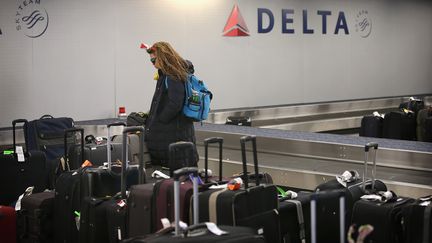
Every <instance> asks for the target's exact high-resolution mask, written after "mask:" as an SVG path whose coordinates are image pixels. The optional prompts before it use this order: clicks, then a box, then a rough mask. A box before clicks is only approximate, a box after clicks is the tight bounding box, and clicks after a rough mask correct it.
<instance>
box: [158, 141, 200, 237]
mask: <svg viewBox="0 0 432 243" xmlns="http://www.w3.org/2000/svg"><path fill="white" fill-rule="evenodd" d="M169 153H170V154H169V159H170V163H171V162H172V161H175V160H176V158H177V154H182V155H186V156H185V157H186V159H187V158H191V156H193V153H194V144H193V143H192V142H176V143H172V144H170V145H169ZM181 179H182V183H181V185H180V210H179V213H180V218H181V220H182V221H183V222H189V208H190V199H191V196H192V189H193V188H192V182H191V181H190V180H189V178H188V177H182V178H181ZM173 190H174V180H173V179H165V180H161V181H158V182H157V183H156V184H155V189H154V192H155V195H154V197H155V198H154V200H155V205H157V206H156V208H155V218H154V225H155V226H156V230H160V229H162V227H163V226H162V223H161V221H160V220H161V219H162V218H168V219H169V220H171V221H172V220H174V211H175V209H174V204H173V201H174V199H173Z"/></svg>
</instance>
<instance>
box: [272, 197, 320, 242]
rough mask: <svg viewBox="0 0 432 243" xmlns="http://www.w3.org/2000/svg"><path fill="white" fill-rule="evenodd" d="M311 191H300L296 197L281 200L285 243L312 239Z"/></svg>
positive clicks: (281, 220)
mask: <svg viewBox="0 0 432 243" xmlns="http://www.w3.org/2000/svg"><path fill="white" fill-rule="evenodd" d="M311 195H312V193H311V192H298V194H297V197H296V198H281V199H280V201H279V209H278V211H279V215H280V231H281V240H282V242H285V243H304V242H306V240H307V239H310V227H306V226H309V225H310V201H311Z"/></svg>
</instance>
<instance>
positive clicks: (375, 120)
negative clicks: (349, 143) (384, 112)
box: [359, 115, 384, 138]
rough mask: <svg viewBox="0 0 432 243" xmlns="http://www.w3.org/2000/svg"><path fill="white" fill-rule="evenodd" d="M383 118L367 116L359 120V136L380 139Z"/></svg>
mask: <svg viewBox="0 0 432 243" xmlns="http://www.w3.org/2000/svg"><path fill="white" fill-rule="evenodd" d="M383 121H384V118H382V117H381V116H375V115H367V116H364V117H363V118H362V120H361V126H360V131H359V136H361V137H373V138H382V132H383Z"/></svg>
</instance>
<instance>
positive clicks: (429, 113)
mask: <svg viewBox="0 0 432 243" xmlns="http://www.w3.org/2000/svg"><path fill="white" fill-rule="evenodd" d="M431 117H432V107H427V108H425V109H422V110H420V111H419V112H418V114H417V140H418V141H422V142H432V140H430V139H428V138H432V134H431V132H432V130H431V128H429V134H428V132H427V131H426V130H427V125H426V121H427V119H429V120H430V119H431ZM430 124H431V123H430V122H429V127H430V126H431V125H430Z"/></svg>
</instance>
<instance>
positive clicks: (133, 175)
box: [79, 124, 145, 243]
mask: <svg viewBox="0 0 432 243" xmlns="http://www.w3.org/2000/svg"><path fill="white" fill-rule="evenodd" d="M114 125H115V124H111V125H109V126H114ZM133 131H135V132H136V131H139V132H141V134H144V128H143V127H128V128H125V129H124V130H123V135H124V136H125V139H124V140H123V156H122V161H125V162H123V163H122V167H121V170H120V173H119V174H114V172H113V171H112V169H113V167H111V162H110V161H108V165H109V167H108V168H89V169H87V170H86V173H84V174H83V175H82V178H81V196H82V198H84V201H83V203H82V204H81V215H80V231H79V235H80V236H79V239H80V240H79V241H80V243H85V242H95V243H96V242H118V241H119V240H121V239H123V238H124V237H125V236H126V233H127V229H126V207H125V206H126V201H125V200H126V189H127V188H128V185H134V184H138V182H139V181H138V180H140V182H144V178H145V177H144V166H143V162H141V164H140V169H138V168H137V167H136V166H134V167H133V168H131V167H129V168H128V166H127V164H128V160H127V156H126V154H127V140H126V137H127V134H128V132H133ZM140 141H141V147H142V146H143V144H144V143H143V142H144V138H143V137H141V140H140ZM141 151H143V150H141ZM138 173H139V175H138ZM139 178H140V179H139ZM119 182H120V183H119ZM119 191H121V194H120V195H116V194H118V193H117V192H119ZM108 215H109V217H108Z"/></svg>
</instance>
